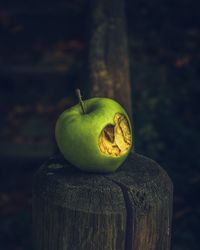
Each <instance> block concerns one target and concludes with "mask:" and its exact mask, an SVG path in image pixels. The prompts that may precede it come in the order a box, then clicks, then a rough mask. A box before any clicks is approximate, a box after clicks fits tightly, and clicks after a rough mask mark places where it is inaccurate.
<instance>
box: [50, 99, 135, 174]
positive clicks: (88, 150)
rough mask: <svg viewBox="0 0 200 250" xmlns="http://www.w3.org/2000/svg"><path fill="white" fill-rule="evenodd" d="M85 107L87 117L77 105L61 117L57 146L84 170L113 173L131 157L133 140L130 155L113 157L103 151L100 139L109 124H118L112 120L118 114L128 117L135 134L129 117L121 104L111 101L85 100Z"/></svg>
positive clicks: (57, 131)
mask: <svg viewBox="0 0 200 250" xmlns="http://www.w3.org/2000/svg"><path fill="white" fill-rule="evenodd" d="M84 106H85V110H86V113H85V114H83V112H82V109H81V106H80V105H79V104H77V105H75V106H73V107H71V108H69V109H67V110H65V111H64V112H63V113H62V114H61V115H60V117H59V118H58V120H57V122H56V128H55V137H56V142H57V145H58V147H59V149H60V151H61V153H62V154H63V156H64V158H65V159H66V160H68V161H69V162H70V163H71V164H72V165H74V166H75V167H77V168H79V169H81V170H83V171H87V172H99V173H109V172H114V171H115V170H116V169H117V168H118V167H119V166H120V165H121V164H122V163H123V162H124V160H125V159H126V157H127V156H128V154H129V152H130V150H131V146H132V139H131V145H130V147H129V149H128V151H127V152H125V153H124V154H122V155H120V156H115V157H113V156H111V155H107V154H104V153H102V152H101V150H100V148H99V145H98V140H99V136H100V134H101V132H102V130H103V129H104V127H106V126H107V125H108V124H112V125H115V123H114V120H113V118H114V116H115V114H116V113H120V114H123V115H124V116H125V118H126V119H127V121H128V124H129V129H130V132H131V135H132V128H131V123H130V120H129V117H128V115H127V113H126V111H125V110H124V109H123V108H122V106H121V105H120V104H119V103H117V102H116V101H114V100H113V99H109V98H98V97H96V98H91V99H88V100H84Z"/></svg>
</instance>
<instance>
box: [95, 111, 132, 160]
mask: <svg viewBox="0 0 200 250" xmlns="http://www.w3.org/2000/svg"><path fill="white" fill-rule="evenodd" d="M114 123H115V125H112V124H108V125H107V126H106V127H105V128H104V129H103V130H102V132H101V134H100V136H99V148H100V150H101V152H102V153H104V154H107V155H111V156H120V155H122V154H124V153H126V152H127V151H128V150H129V148H130V146H131V140H132V138H131V131H130V127H129V124H128V121H127V119H126V117H125V116H124V115H122V114H120V113H116V114H115V116H114Z"/></svg>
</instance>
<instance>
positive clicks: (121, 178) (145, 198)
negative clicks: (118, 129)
mask: <svg viewBox="0 0 200 250" xmlns="http://www.w3.org/2000/svg"><path fill="white" fill-rule="evenodd" d="M171 211H172V183H171V181H170V179H169V177H168V175H167V174H166V172H165V171H164V170H163V169H162V168H161V167H160V166H159V165H158V164H157V163H156V162H154V161H152V160H150V159H148V158H146V157H144V156H141V155H138V154H136V153H131V154H130V156H129V157H128V159H127V160H126V161H125V163H124V164H123V165H122V166H121V167H120V168H119V169H118V171H116V172H115V173H112V174H92V173H83V172H81V171H79V170H77V169H76V168H74V167H72V166H71V165H70V164H68V163H67V162H66V161H64V160H63V159H62V157H61V158H52V159H50V160H49V161H48V162H47V163H46V164H44V165H43V166H42V167H41V168H40V169H39V170H38V172H37V173H36V175H35V179H34V187H33V231H34V238H33V242H34V244H35V249H36V250H94V249H95V250H169V249H170V228H171Z"/></svg>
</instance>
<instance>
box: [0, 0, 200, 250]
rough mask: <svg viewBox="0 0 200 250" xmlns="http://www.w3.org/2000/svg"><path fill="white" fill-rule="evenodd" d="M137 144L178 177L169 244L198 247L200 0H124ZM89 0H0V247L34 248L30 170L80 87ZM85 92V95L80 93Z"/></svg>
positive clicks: (50, 147) (48, 152) (49, 149)
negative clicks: (60, 115) (58, 119)
mask: <svg viewBox="0 0 200 250" xmlns="http://www.w3.org/2000/svg"><path fill="white" fill-rule="evenodd" d="M126 7H127V8H126V14H127V30H128V38H129V52H130V62H131V84H132V97H133V99H132V103H133V120H134V133H135V147H136V148H135V149H136V151H137V152H139V153H142V154H144V155H146V156H148V157H150V158H153V159H154V160H156V161H157V162H159V163H160V164H161V165H162V167H163V168H164V169H165V170H166V171H167V172H168V174H169V175H170V177H171V178H172V180H173V183H174V211H173V228H172V249H173V250H197V249H200V244H199V243H200V237H199V235H198V233H199V221H200V220H199V219H200V204H199V196H198V195H199V191H200V188H199V187H200V172H199V163H200V162H199V161H200V160H199V156H200V154H199V151H198V149H199V148H198V139H200V129H199V126H198V125H197V124H198V122H199V112H198V111H199V98H200V97H199V94H200V16H199V9H200V3H199V1H197V0H193V1H189V0H173V1H172V0H168V1H167V0H166V1H160V0H151V1H149V0H134V1H131V0H127V1H126ZM87 11H88V9H87V1H84V0H73V1H72V0H57V1H55V0H49V1H39V0H35V1H22V0H19V1H14V0H6V1H4V0H1V3H0V113H1V114H0V115H1V123H0V250H29V249H31V246H32V243H31V188H32V178H33V174H34V172H35V171H36V169H38V167H39V166H40V165H41V164H42V163H43V162H44V161H45V160H46V159H48V157H50V156H52V155H54V154H55V152H56V150H57V149H56V145H55V141H54V126H55V121H56V119H57V117H58V114H59V113H61V112H62V111H63V110H64V109H66V108H68V107H70V106H71V105H73V104H75V102H76V100H75V96H74V93H73V91H74V89H75V88H76V87H78V86H79V87H82V86H83V75H84V72H83V71H84V66H85V65H84V64H85V54H86V53H85V52H86V48H87V41H86V39H85V38H86V36H85V34H86V26H87V25H86V24H87V21H86V19H87V18H86V17H87ZM84 95H86V93H83V96H84Z"/></svg>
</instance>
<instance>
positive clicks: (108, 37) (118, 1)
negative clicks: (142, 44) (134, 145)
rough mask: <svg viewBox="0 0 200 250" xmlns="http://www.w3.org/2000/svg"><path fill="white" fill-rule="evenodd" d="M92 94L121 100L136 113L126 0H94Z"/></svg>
mask: <svg viewBox="0 0 200 250" xmlns="http://www.w3.org/2000/svg"><path fill="white" fill-rule="evenodd" d="M90 34H91V35H90V41H89V78H90V88H89V90H90V95H91V96H99V97H109V98H113V99H115V100H116V101H118V102H119V103H120V104H121V105H122V106H123V107H124V108H125V109H126V110H127V112H128V114H129V115H130V117H132V109H131V107H132V106H131V88H130V73H129V58H128V46H127V34H126V19H125V6H124V0H109V1H108V0H95V1H94V0H91V31H90Z"/></svg>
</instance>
